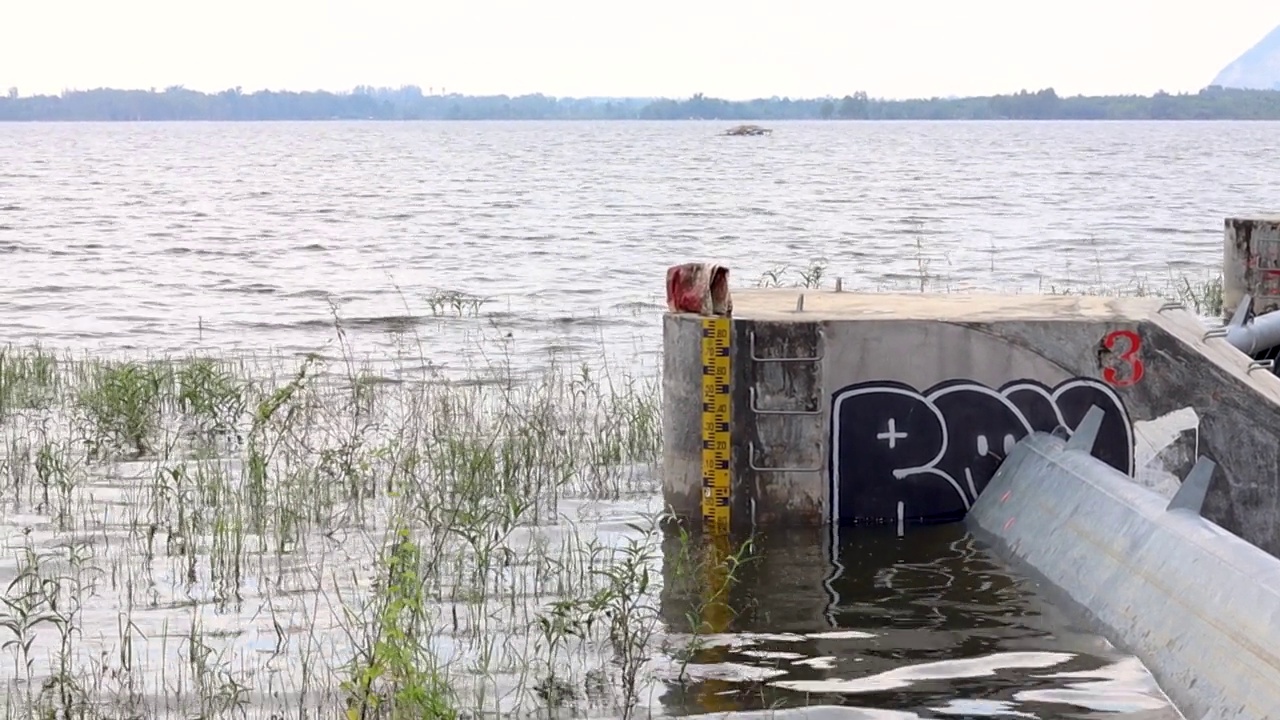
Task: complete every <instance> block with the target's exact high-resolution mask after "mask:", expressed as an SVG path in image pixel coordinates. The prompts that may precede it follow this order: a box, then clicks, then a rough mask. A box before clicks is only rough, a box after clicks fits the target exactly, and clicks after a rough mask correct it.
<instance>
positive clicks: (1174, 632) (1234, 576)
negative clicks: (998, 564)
mask: <svg viewBox="0 0 1280 720" xmlns="http://www.w3.org/2000/svg"><path fill="white" fill-rule="evenodd" d="M1103 418H1104V414H1103V413H1102V411H1101V410H1095V411H1094V413H1093V416H1092V417H1091V418H1090V419H1089V420H1092V421H1093V427H1092V428H1091V429H1089V428H1082V429H1080V430H1078V431H1077V432H1076V434H1075V435H1074V436H1073V437H1072V438H1071V440H1069V441H1067V442H1064V441H1063V440H1061V439H1059V438H1056V437H1053V436H1052V435H1049V434H1046V433H1036V434H1033V435H1032V436H1030V437H1028V438H1026V439H1024V440H1022V441H1021V442H1019V443H1018V444H1017V445H1016V446H1015V447H1014V449H1013V452H1011V453H1010V454H1009V457H1008V458H1007V459H1006V460H1005V462H1004V464H1003V465H1002V466H1001V467H1000V469H999V471H998V472H997V473H996V475H995V477H994V478H993V479H992V480H991V483H990V484H989V485H988V487H987V491H986V492H985V493H984V494H983V495H982V497H980V498H979V499H978V501H977V502H976V503H975V504H974V506H973V510H972V512H970V514H969V516H968V518H967V522H968V524H969V526H970V527H971V528H972V529H973V530H974V532H975V534H976V535H977V536H978V537H980V538H982V539H984V540H987V541H988V542H990V543H991V544H992V545H994V546H995V549H996V550H997V552H998V553H1001V554H1003V555H1004V556H1005V557H1007V558H1009V559H1010V560H1012V561H1013V564H1014V565H1016V566H1019V567H1020V569H1022V570H1023V571H1024V572H1026V573H1027V574H1029V575H1031V576H1033V577H1039V578H1042V579H1044V580H1047V581H1048V586H1049V587H1051V588H1052V590H1049V591H1048V595H1049V596H1050V597H1051V598H1054V599H1056V600H1058V601H1059V605H1060V606H1063V605H1065V606H1069V607H1073V608H1075V609H1076V610H1077V611H1079V612H1080V613H1082V614H1083V615H1084V616H1085V617H1087V618H1088V619H1089V620H1091V621H1092V624H1093V625H1094V626H1095V628H1096V629H1098V630H1100V631H1101V632H1103V633H1104V634H1106V635H1108V636H1109V637H1110V638H1111V640H1112V641H1113V642H1115V643H1116V644H1117V645H1120V646H1122V647H1124V648H1125V649H1126V650H1128V651H1129V652H1132V653H1133V654H1135V655H1137V656H1138V657H1139V658H1140V659H1141V660H1142V661H1143V663H1144V664H1145V665H1146V667H1147V668H1148V669H1149V670H1150V671H1151V673H1152V675H1153V676H1154V677H1155V678H1156V679H1157V681H1158V682H1159V683H1160V685H1161V687H1162V688H1163V689H1164V690H1165V692H1166V693H1168V695H1169V696H1170V698H1171V699H1172V700H1173V701H1174V703H1175V704H1177V706H1178V708H1179V709H1180V710H1181V711H1182V712H1183V713H1184V714H1186V715H1187V716H1188V717H1190V718H1196V719H1198V720H1259V719H1261V718H1278V717H1280V623H1278V622H1277V621H1280V559H1277V558H1276V557H1274V556H1272V555H1270V554H1268V553H1266V552H1264V551H1262V550H1261V549H1259V548H1257V547H1256V546H1254V545H1251V544H1250V543H1248V542H1246V541H1244V540H1242V539H1241V538H1239V537H1237V536H1235V535H1232V534H1230V533H1227V532H1224V531H1223V530H1222V529H1221V528H1220V527H1218V526H1216V525H1214V524H1213V523H1210V522H1208V521H1207V520H1205V519H1204V518H1202V517H1201V516H1200V514H1199V511H1200V505H1201V503H1202V502H1203V500H1204V497H1205V494H1206V490H1208V489H1209V488H1210V487H1211V485H1210V481H1211V478H1212V476H1213V473H1214V464H1213V463H1212V462H1210V461H1207V460H1202V461H1201V462H1200V463H1199V464H1197V465H1196V467H1195V469H1194V470H1193V473H1192V474H1191V475H1190V476H1189V477H1188V478H1187V480H1186V481H1185V482H1184V483H1183V484H1182V486H1181V489H1180V490H1179V491H1178V493H1177V494H1176V496H1175V497H1174V499H1173V500H1172V501H1170V500H1168V499H1167V498H1165V497H1163V496H1161V495H1158V494H1157V493H1155V492H1153V491H1151V490H1149V489H1147V488H1143V487H1141V486H1139V485H1138V484H1136V483H1134V482H1132V481H1131V480H1130V479H1129V478H1128V477H1127V476H1126V475H1125V474H1124V473H1121V472H1119V471H1117V470H1115V469H1114V468H1112V467H1110V466H1108V465H1107V464H1105V463H1103V462H1100V461H1098V460H1097V459H1095V458H1094V457H1092V456H1091V455H1090V454H1089V451H1090V446H1091V445H1092V441H1093V440H1094V437H1092V436H1093V435H1095V434H1096V432H1097V429H1098V426H1099V425H1101V423H1102V421H1103ZM1088 422H1089V421H1088V420H1087V421H1086V424H1088ZM1063 601H1065V603H1064V602H1063Z"/></svg>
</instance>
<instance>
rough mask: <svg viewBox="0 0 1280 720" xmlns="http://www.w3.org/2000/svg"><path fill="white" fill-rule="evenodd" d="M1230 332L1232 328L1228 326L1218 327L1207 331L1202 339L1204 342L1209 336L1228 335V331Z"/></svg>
mask: <svg viewBox="0 0 1280 720" xmlns="http://www.w3.org/2000/svg"><path fill="white" fill-rule="evenodd" d="M1229 332H1230V330H1229V329H1228V328H1225V327H1216V328H1214V329H1212V330H1210V331H1209V332H1207V333H1205V334H1204V336H1203V337H1201V338H1200V340H1201V341H1202V342H1203V341H1205V340H1208V339H1209V338H1216V337H1226V336H1227V333H1229Z"/></svg>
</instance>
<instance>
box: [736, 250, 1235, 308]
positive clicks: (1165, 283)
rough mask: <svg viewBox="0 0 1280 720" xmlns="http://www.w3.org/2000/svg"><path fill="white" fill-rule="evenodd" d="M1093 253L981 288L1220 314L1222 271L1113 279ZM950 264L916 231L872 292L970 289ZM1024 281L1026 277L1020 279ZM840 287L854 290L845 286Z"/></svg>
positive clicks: (777, 276) (765, 276)
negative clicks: (1158, 301) (901, 268)
mask: <svg viewBox="0 0 1280 720" xmlns="http://www.w3.org/2000/svg"><path fill="white" fill-rule="evenodd" d="M1089 244H1090V245H1091V246H1092V247H1093V251H1092V253H1090V256H1089V258H1088V259H1087V261H1086V262H1082V263H1077V264H1076V266H1075V267H1073V266H1072V263H1071V260H1070V259H1069V258H1068V259H1066V260H1064V263H1063V267H1062V269H1061V271H1060V272H1055V273H1053V274H1052V275H1051V276H1047V275H1045V274H1044V273H1036V274H1035V275H1034V277H1033V279H1032V284H1031V287H1027V286H1026V285H1025V283H1023V284H1018V283H1006V284H1004V285H1003V286H1001V287H996V288H986V289H991V290H997V291H1000V292H1014V293H1020V292H1034V293H1039V294H1047V295H1094V296H1112V297H1159V298H1163V299H1165V300H1169V301H1173V302H1179V303H1182V304H1183V305H1184V306H1186V307H1187V309H1188V310H1190V311H1192V312H1194V313H1196V314H1197V315H1200V316H1202V317H1205V318H1220V317H1221V316H1222V312H1223V307H1222V306H1223V302H1222V271H1221V270H1217V269H1215V270H1206V271H1204V272H1201V273H1187V272H1183V271H1180V270H1176V269H1175V268H1174V267H1173V266H1170V267H1169V268H1168V271H1167V273H1166V274H1165V275H1164V276H1162V277H1159V278H1155V279H1152V278H1150V277H1146V276H1137V275H1130V276H1125V277H1121V278H1117V277H1114V276H1113V275H1112V273H1110V272H1108V271H1107V270H1106V269H1105V268H1104V264H1103V262H1102V256H1101V253H1100V251H1099V250H1098V249H1097V243H1096V242H1095V241H1092V240H1090V241H1089ZM948 264H950V262H949V258H948V257H947V254H946V253H945V252H939V251H938V250H936V249H933V248H930V247H929V246H927V245H926V244H925V242H924V239H923V236H921V235H917V236H916V239H915V245H914V249H913V255H912V257H911V261H910V266H911V267H910V270H909V271H907V272H902V273H899V274H896V275H895V274H892V273H890V274H888V275H887V276H886V277H888V278H889V279H888V280H882V281H881V282H879V283H877V284H876V285H875V287H874V288H870V289H871V290H874V291H876V292H885V291H889V292H920V293H925V292H941V293H950V292H965V291H967V290H969V289H972V288H970V287H968V286H966V285H965V284H963V283H960V282H958V281H955V280H954V279H953V278H952V277H951V276H950V275H948V274H947V273H946V272H944V271H942V270H940V269H939V268H940V266H946V265H948ZM990 269H991V272H992V273H993V275H998V274H999V269H1000V268H999V265H998V251H996V250H995V249H992V250H991V268H990ZM831 274H832V273H831V268H830V264H829V262H828V261H827V260H826V259H825V258H814V259H812V260H810V261H809V263H808V265H805V266H798V267H797V266H792V265H779V266H777V267H774V268H771V269H769V270H765V271H764V272H762V273H761V274H760V276H759V277H758V278H757V279H756V283H755V284H756V286H757V287H802V288H824V287H832V286H835V285H836V284H837V283H840V282H841V279H840V278H839V277H836V278H835V279H830V278H831ZM1023 279H1024V280H1025V279H1026V278H1025V277H1024V278H1023ZM844 289H847V290H854V289H855V288H853V287H849V286H844Z"/></svg>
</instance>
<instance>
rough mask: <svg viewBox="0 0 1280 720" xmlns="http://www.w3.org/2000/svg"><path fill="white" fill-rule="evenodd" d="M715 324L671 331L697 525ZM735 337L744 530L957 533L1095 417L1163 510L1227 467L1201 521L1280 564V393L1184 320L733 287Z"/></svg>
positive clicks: (672, 466) (671, 437)
mask: <svg viewBox="0 0 1280 720" xmlns="http://www.w3.org/2000/svg"><path fill="white" fill-rule="evenodd" d="M802 297H803V299H802ZM798 307H799V308H800V309H797V308H798ZM699 322H700V318H699V316H697V315H692V314H683V313H669V314H667V316H666V318H665V320H664V341H665V353H664V355H665V358H664V369H665V372H664V379H663V383H664V387H663V389H664V392H663V413H664V426H663V429H664V440H665V452H664V489H665V495H666V499H667V502H668V503H669V504H670V505H671V506H672V508H673V509H674V510H675V511H676V512H677V513H678V514H680V515H682V516H684V517H687V518H690V519H693V518H696V517H698V515H699V505H700V495H701V467H702V465H701V462H702V458H701V441H700V428H699V422H700V413H701V396H700V387H701V360H700V342H701V340H700V338H701V330H700V324H699ZM732 326H733V339H732V343H733V344H732V351H731V354H732V362H733V366H732V378H731V393H732V403H733V406H732V419H733V421H732V439H733V459H732V466H733V467H732V469H733V489H732V498H731V503H732V520H733V523H734V524H735V525H736V526H740V527H741V526H751V525H755V526H765V527H768V526H786V525H822V524H828V523H833V524H837V525H838V524H840V523H850V522H878V523H898V524H900V525H905V524H907V523H912V522H936V521H945V520H955V519H959V518H961V517H963V516H964V514H965V513H966V512H967V511H968V509H969V508H970V507H971V506H972V504H973V503H974V502H975V500H976V499H977V498H978V496H979V495H980V493H981V492H982V490H983V488H984V487H985V485H986V483H987V482H988V481H989V480H990V478H991V477H992V475H993V474H994V473H995V470H996V469H997V467H999V465H1000V463H1001V462H1002V461H1003V459H1004V457H1005V456H1006V455H1008V454H1009V452H1010V451H1011V450H1012V449H1013V447H1014V446H1015V444H1016V443H1017V442H1018V441H1019V440H1021V439H1022V438H1024V437H1026V436H1028V435H1030V434H1031V433H1032V432H1033V431H1037V430H1039V431H1046V432H1047V431H1052V430H1054V429H1055V428H1056V427H1058V426H1060V425H1061V426H1065V427H1066V428H1068V429H1072V428H1074V427H1075V426H1076V425H1077V424H1078V423H1079V422H1080V420H1081V419H1082V418H1083V417H1084V414H1085V412H1086V411H1087V410H1088V409H1089V408H1090V407H1091V406H1093V405H1098V406H1099V407H1102V408H1103V409H1104V410H1105V420H1104V423H1103V427H1102V430H1101V433H1100V436H1099V439H1098V442H1097V444H1096V446H1095V447H1094V448H1093V454H1094V455H1095V456H1096V457H1098V458H1100V459H1102V460H1103V461H1105V462H1106V463H1108V464H1109V465H1111V466H1112V467H1114V468H1116V469H1117V470H1118V471H1120V472H1123V473H1124V474H1126V475H1130V476H1133V477H1135V478H1136V479H1137V480H1138V481H1139V482H1140V483H1142V484H1144V485H1147V486H1149V487H1152V488H1154V489H1156V490H1157V491H1158V492H1161V493H1163V494H1164V495H1166V496H1170V495H1172V493H1173V491H1174V490H1175V489H1176V488H1177V486H1178V479H1177V478H1178V477H1181V476H1182V475H1185V473H1186V472H1187V471H1188V470H1189V468H1190V466H1191V463H1192V461H1193V459H1194V458H1195V456H1196V455H1197V453H1198V454H1200V455H1204V456H1207V457H1209V458H1211V459H1213V460H1214V461H1216V462H1217V464H1218V466H1219V480H1218V482H1217V483H1216V484H1215V485H1214V487H1213V490H1212V491H1211V492H1210V494H1209V497H1208V500H1207V502H1206V506H1205V516H1206V517H1208V518H1210V519H1212V520H1213V521H1214V522H1217V523H1219V524H1221V525H1222V526H1223V527H1225V528H1227V529H1229V530H1231V531H1232V532H1235V533H1237V534H1239V535H1240V536H1242V537H1243V538H1245V539H1246V540H1249V541H1250V542H1253V543H1255V544H1257V545H1258V546H1259V547H1261V548H1263V549H1265V550H1267V551H1269V552H1272V553H1275V554H1280V485H1278V483H1277V478H1276V474H1277V469H1280V423H1277V422H1276V421H1275V419H1276V418H1277V417H1280V379H1278V378H1277V377H1275V376H1274V375H1273V374H1272V373H1270V372H1265V371H1259V370H1260V369H1261V366H1260V365H1259V364H1258V363H1255V362H1253V361H1252V360H1251V359H1250V358H1249V357H1248V356H1247V355H1245V354H1243V353H1241V352H1239V351H1238V350H1236V349H1235V348H1233V347H1232V346H1231V345H1230V344H1229V343H1228V342H1227V341H1226V339H1225V338H1224V337H1222V336H1221V334H1212V333H1210V334H1209V336H1208V337H1206V329H1205V328H1204V326H1203V325H1202V323H1201V322H1200V321H1199V319H1198V318H1196V317H1195V316H1194V315H1193V314H1192V313H1190V312H1188V311H1186V310H1185V309H1181V308H1179V307H1169V306H1164V305H1163V304H1162V303H1161V301H1159V300H1156V299H1151V298H1100V297H1075V296H1041V295H1026V296H1003V295H1001V296H973V295H947V296H926V295H888V294H874V295H859V294H852V293H840V292H831V291H822V292H816V291H812V290H800V289H768V290H737V291H735V293H734V297H733V321H732Z"/></svg>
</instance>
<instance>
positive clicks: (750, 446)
mask: <svg viewBox="0 0 1280 720" xmlns="http://www.w3.org/2000/svg"><path fill="white" fill-rule="evenodd" d="M747 465H749V466H750V467H751V469H752V470H755V471H756V472H776V473H789V472H822V465H818V466H816V467H760V466H759V465H757V464H756V443H755V441H754V440H748V441H747Z"/></svg>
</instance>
